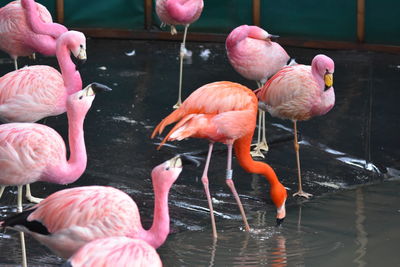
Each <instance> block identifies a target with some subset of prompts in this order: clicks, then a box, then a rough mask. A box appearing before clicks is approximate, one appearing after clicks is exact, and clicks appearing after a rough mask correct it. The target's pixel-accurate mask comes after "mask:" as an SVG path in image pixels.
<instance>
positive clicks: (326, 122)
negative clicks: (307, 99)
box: [0, 39, 400, 266]
mask: <svg viewBox="0 0 400 267" xmlns="http://www.w3.org/2000/svg"><path fill="white" fill-rule="evenodd" d="M87 47H88V51H87V52H88V61H87V63H86V64H85V65H84V66H83V67H82V69H81V75H82V78H83V84H84V85H86V84H88V83H90V82H93V81H96V82H101V83H104V84H107V85H109V86H110V87H112V88H113V92H112V93H109V94H107V95H106V94H104V95H98V96H96V99H95V101H94V104H93V106H92V108H91V111H89V113H88V115H87V118H86V120H85V138H86V145H87V153H88V167H87V170H86V172H85V174H84V175H83V176H82V177H81V178H80V179H79V180H78V181H77V182H76V183H74V184H72V185H68V186H61V185H53V184H46V183H36V184H33V185H32V191H33V194H34V195H35V196H38V197H46V196H47V195H49V194H51V193H52V192H55V191H57V190H60V189H63V188H66V187H72V186H82V185H92V184H98V185H111V186H115V187H117V188H119V189H121V190H123V191H125V192H127V193H128V194H130V195H131V196H132V197H133V198H134V199H135V201H136V202H137V204H138V206H139V208H140V212H141V214H142V220H143V222H144V225H145V226H149V225H150V223H151V220H152V210H153V207H152V204H153V193H152V187H151V181H150V179H149V177H150V176H149V175H150V172H151V169H152V168H153V167H154V166H156V165H158V164H159V163H161V162H162V161H164V160H166V159H168V158H170V157H172V156H173V155H175V154H176V153H181V152H193V151H195V152H198V153H199V154H205V153H206V150H207V148H208V146H207V142H206V141H205V140H195V139H192V140H187V141H181V142H174V143H171V146H165V147H163V148H162V149H161V150H160V151H157V150H156V144H155V143H157V142H159V141H160V139H156V140H150V138H149V136H150V134H151V132H152V129H153V127H154V126H155V125H156V124H157V123H158V122H159V121H160V120H161V119H162V118H163V117H165V116H166V115H168V114H169V112H170V111H171V107H172V105H173V104H174V103H175V102H176V98H177V91H178V75H179V74H178V67H179V66H178V49H179V44H178V43H174V42H156V41H150V42H149V41H128V40H126V41H121V40H102V39H89V40H88V44H87ZM187 48H188V49H190V50H192V51H193V56H192V59H191V62H190V64H189V63H187V64H185V66H184V80H183V88H184V91H183V95H184V97H186V96H188V95H189V94H190V93H191V92H192V91H193V90H195V89H197V88H198V87H200V86H202V85H204V84H206V83H209V82H214V81H219V80H229V81H234V82H239V83H242V84H244V85H247V86H248V87H250V88H254V89H255V88H256V84H255V82H252V81H247V80H245V79H244V78H242V77H241V76H240V75H239V74H237V73H236V72H235V71H234V70H233V68H232V67H231V66H230V65H229V63H228V61H227V58H226V54H225V50H224V45H223V44H214V43H207V44H200V43H188V44H187ZM133 51H134V53H133ZM208 51H209V52H208ZM287 51H288V53H289V54H290V55H291V56H292V57H295V58H296V61H297V62H299V63H306V64H309V63H310V62H311V59H312V58H313V57H314V56H315V55H316V54H318V53H324V54H326V55H328V56H330V57H331V58H332V59H333V60H334V61H335V64H336V68H335V75H334V77H335V78H334V79H335V80H334V87H335V94H336V104H335V107H334V108H333V109H332V110H331V111H330V112H329V113H328V114H326V115H325V116H322V117H317V118H313V119H312V120H310V121H307V122H300V123H299V124H298V127H299V131H300V134H301V140H302V142H301V146H300V153H301V163H302V173H303V180H304V190H305V191H307V192H310V193H312V194H314V198H313V199H311V200H310V201H305V200H303V199H298V198H293V197H291V194H292V193H294V192H295V191H296V190H297V176H296V163H295V154H294V150H293V143H292V140H291V136H292V135H293V133H292V123H291V122H290V121H282V120H279V119H275V118H271V117H270V116H269V115H267V133H268V139H269V140H270V141H272V144H271V146H270V152H268V154H266V159H265V161H266V162H267V163H269V164H270V165H271V166H272V167H273V168H274V169H275V171H276V173H277V174H278V177H279V178H280V179H281V181H282V183H283V184H284V185H285V186H286V187H288V189H289V195H290V196H289V199H288V201H287V209H288V213H291V212H292V213H294V214H296V213H297V210H298V207H299V206H301V205H316V206H318V207H320V206H323V205H325V204H327V203H329V201H330V199H332V198H335V195H336V194H337V193H340V194H341V192H353V191H352V190H353V189H354V188H357V187H358V186H359V185H366V184H377V183H382V182H383V181H385V180H387V179H388V178H389V177H398V176H399V171H398V170H399V169H400V161H399V158H400V150H399V149H398V145H399V141H398V136H399V134H400V124H399V115H400V109H399V108H398V106H397V102H398V101H397V100H398V99H399V97H400V90H399V86H398V82H399V80H400V79H399V74H400V55H392V54H385V53H375V52H359V51H328V50H315V49H302V48H290V47H289V48H287ZM207 54H208V56H207ZM0 58H1V62H0V63H1V64H0V75H4V74H5V73H7V72H8V71H12V70H13V64H12V62H11V60H8V58H7V56H6V55H4V54H0ZM19 64H20V66H22V65H24V64H48V65H53V66H56V59H55V58H51V57H42V56H38V58H37V60H36V61H35V62H33V61H31V60H29V59H21V60H20V61H19ZM45 123H46V124H47V125H48V126H51V127H53V128H55V129H56V130H57V131H58V132H59V133H60V134H61V135H62V136H63V137H64V139H65V140H67V123H66V116H65V115H61V116H58V117H53V118H48V119H46V120H45ZM216 149H217V151H216V153H215V154H214V156H213V161H212V164H211V166H210V172H209V178H210V187H211V194H212V195H213V197H214V198H215V200H216V204H215V209H216V211H217V212H218V213H217V215H216V220H217V226H218V230H219V231H228V232H229V231H234V232H235V233H237V236H236V238H240V235H243V233H242V232H240V231H239V230H240V228H241V218H240V216H239V212H238V210H237V207H236V204H235V202H234V199H233V198H232V197H231V195H230V194H229V189H228V188H227V187H226V186H225V182H224V175H225V164H226V149H225V147H224V146H223V145H218V146H217V147H216ZM202 167H203V166H201V167H199V168H197V169H196V168H194V167H189V168H187V169H185V170H184V171H183V173H182V174H181V177H180V179H179V180H178V181H177V182H176V184H175V186H174V187H173V188H172V191H171V194H170V212H171V220H172V223H171V228H172V236H170V238H171V239H172V241H171V242H173V240H174V238H176V236H179V235H182V234H183V235H184V238H187V235H189V236H190V235H191V234H193V236H190V238H189V240H186V241H189V242H193V241H190V239H191V238H196V236H197V235H198V238H200V237H201V238H205V237H206V236H209V234H210V228H211V226H210V223H209V214H208V211H207V203H206V200H205V196H204V192H203V187H202V183H201V181H200V176H201V173H202ZM233 168H234V179H235V183H236V185H237V189H238V192H239V194H240V195H241V197H242V201H243V203H244V206H245V209H246V212H247V214H248V216H249V218H250V221H251V222H252V223H255V221H256V218H258V216H260V212H261V213H263V212H266V215H265V220H266V223H265V225H267V226H268V225H269V226H272V225H273V221H274V207H273V205H272V203H271V201H270V199H269V195H268V189H269V186H268V184H267V182H266V181H265V180H264V179H263V178H262V177H260V176H258V175H251V174H248V173H246V172H244V171H243V170H241V168H240V166H239V165H238V164H237V163H236V162H234V165H233ZM332 196H333V197H332ZM320 199H323V201H322V200H320ZM332 201H333V200H332ZM0 203H1V211H2V212H1V214H0V216H1V217H3V216H6V215H7V214H10V213H11V212H13V207H14V205H15V203H16V195H15V189H13V188H8V190H7V192H6V194H5V196H4V197H3V198H2V199H1V202H0ZM307 203H310V204H307ZM312 203H316V204H312ZM341 208H342V207H340V209H341ZM340 209H337V210H335V211H338V210H340ZM325 212H326V210H324V211H321V212H320V213H318V214H316V215H315V216H316V217H318V218H323V217H324V216H325ZM291 216H292V215H288V219H287V221H289V222H288V225H289V226H290V225H293V223H294V221H293V220H296V219H295V217H291ZM291 218H292V219H291ZM303 218H304V215H303ZM291 220H292V221H291ZM265 225H261V228H263V229H264V228H265V229H267V230H268V229H270V228H267V227H264V226H265ZM289 226H288V227H289ZM289 230H290V227H289ZM289 230H288V231H289ZM337 230H338V231H340V229H339V227H338V228H337ZM271 231H272V230H271ZM286 234H287V235H288V233H286ZM17 237H18V235H17V234H14V233H12V232H11V231H8V232H7V233H6V235H4V236H3V238H0V251H9V252H10V253H11V254H3V253H0V254H1V255H0V264H11V265H13V264H14V265H15V264H18V263H19V260H18V257H19V255H20V254H19V253H18V245H19V241H18V238H17ZM258 237H259V236H258ZM258 237H257V238H258ZM233 238H235V237H233ZM316 238H319V237H316ZM257 240H259V239H257ZM274 240H275V241H276V242H278V241H279V240H278V239H274ZM186 241H185V242H186ZM275 241H274V242H275ZM168 242H169V239H168V240H167V243H166V244H165V245H164V246H163V247H162V248H161V250H160V253H161V258H162V259H163V258H165V259H166V260H167V262H168V264H167V265H166V266H175V265H176V266H180V265H182V266H185V265H187V264H184V263H182V262H181V263H180V260H179V257H177V258H173V259H172V260H171V258H170V257H169V256H168V255H169V254H170V253H173V250H171V249H168V248H169V247H170V246H173V244H172V243H168ZM211 245H212V244H210V246H211ZM27 246H28V257H29V262H30V264H32V266H46V264H47V265H48V266H53V265H56V264H59V263H60V262H61V260H60V259H58V258H57V257H55V256H54V255H52V254H51V253H50V252H49V251H48V250H47V249H46V248H44V247H41V246H39V245H38V243H37V242H36V241H34V240H32V239H31V238H28V239H27ZM224 246H225V245H224ZM199 247H200V244H199ZM199 247H198V248H199ZM226 249H229V248H226ZM3 255H4V256H3ZM163 255H164V256H163ZM207 255H208V254H207ZM322 256H323V255H322ZM191 262H192V263H196V261H195V260H193V261H191ZM264 263H265V264H264ZM297 263H298V262H297ZM221 264H222V263H221ZM258 264H259V265H268V264H269V263H268V262H264V261H261V260H260V261H259V262H258ZM200 265H201V264H200ZM239 265H240V264H239ZM244 265H245V266H247V265H246V264H244ZM248 265H251V264H248ZM256 265H257V264H256ZM215 266H218V265H215Z"/></svg>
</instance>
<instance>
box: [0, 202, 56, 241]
mask: <svg viewBox="0 0 400 267" xmlns="http://www.w3.org/2000/svg"><path fill="white" fill-rule="evenodd" d="M35 210H36V209H35V208H33V209H29V210H25V211H23V212H21V213H17V214H15V215H12V216H10V217H8V218H6V219H5V220H4V221H2V222H0V226H1V227H3V228H4V229H5V228H6V227H14V226H18V225H21V226H25V227H26V228H27V229H28V230H29V231H31V232H34V233H38V234H42V235H50V233H49V231H48V230H47V228H46V226H44V225H43V224H42V223H40V222H39V221H28V217H29V215H30V214H31V213H32V212H34V211H35Z"/></svg>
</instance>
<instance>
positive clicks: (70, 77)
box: [56, 39, 82, 95]
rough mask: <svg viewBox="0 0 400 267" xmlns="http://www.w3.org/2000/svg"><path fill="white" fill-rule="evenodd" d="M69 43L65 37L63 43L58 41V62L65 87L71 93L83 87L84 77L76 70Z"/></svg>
mask: <svg viewBox="0 0 400 267" xmlns="http://www.w3.org/2000/svg"><path fill="white" fill-rule="evenodd" d="M67 45H68V44H67V43H66V40H65V39H63V40H62V42H61V43H57V50H56V56H57V60H58V64H59V65H60V69H61V74H62V77H63V80H64V86H65V89H66V91H67V94H68V95H71V94H73V93H76V92H78V91H79V90H81V89H82V79H81V75H80V73H79V71H77V70H76V66H75V64H74V63H73V62H72V60H71V57H70V51H69V49H68V47H67Z"/></svg>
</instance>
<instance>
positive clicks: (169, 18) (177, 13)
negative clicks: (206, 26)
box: [156, 0, 204, 25]
mask: <svg viewBox="0 0 400 267" xmlns="http://www.w3.org/2000/svg"><path fill="white" fill-rule="evenodd" d="M203 6H204V3H203V0H157V2H156V13H157V15H158V17H159V18H160V20H161V21H162V22H163V23H165V24H168V25H187V24H192V23H193V22H195V21H196V20H198V18H199V17H200V15H201V12H202V10H203Z"/></svg>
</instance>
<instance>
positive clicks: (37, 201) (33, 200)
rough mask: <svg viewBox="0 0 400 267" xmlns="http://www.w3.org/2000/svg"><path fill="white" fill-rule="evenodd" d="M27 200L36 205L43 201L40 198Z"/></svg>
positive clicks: (31, 197)
mask: <svg viewBox="0 0 400 267" xmlns="http://www.w3.org/2000/svg"><path fill="white" fill-rule="evenodd" d="M26 199H27V200H28V201H29V202H32V203H35V204H38V203H40V202H41V201H42V200H43V198H38V197H33V196H26Z"/></svg>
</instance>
